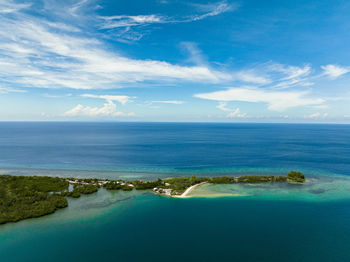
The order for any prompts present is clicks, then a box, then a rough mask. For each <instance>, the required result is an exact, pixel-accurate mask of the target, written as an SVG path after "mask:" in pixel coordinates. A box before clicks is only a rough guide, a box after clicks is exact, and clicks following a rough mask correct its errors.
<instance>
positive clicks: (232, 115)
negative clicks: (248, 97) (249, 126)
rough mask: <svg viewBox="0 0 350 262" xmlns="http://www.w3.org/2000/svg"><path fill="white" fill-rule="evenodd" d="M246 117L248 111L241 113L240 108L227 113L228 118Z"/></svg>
mask: <svg viewBox="0 0 350 262" xmlns="http://www.w3.org/2000/svg"><path fill="white" fill-rule="evenodd" d="M245 117H247V114H246V113H241V111H240V110H239V108H236V109H235V110H234V111H232V112H230V113H229V114H228V115H227V118H245Z"/></svg>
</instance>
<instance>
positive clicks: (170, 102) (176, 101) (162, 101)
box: [151, 100, 184, 105]
mask: <svg viewBox="0 0 350 262" xmlns="http://www.w3.org/2000/svg"><path fill="white" fill-rule="evenodd" d="M151 103H152V104H173V105H182V104H183V103H184V101H178V100H161V101H152V102H151Z"/></svg>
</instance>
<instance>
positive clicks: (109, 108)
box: [63, 100, 135, 117]
mask: <svg viewBox="0 0 350 262" xmlns="http://www.w3.org/2000/svg"><path fill="white" fill-rule="evenodd" d="M134 115H135V114H134V113H123V112H120V111H118V110H117V106H116V104H114V103H113V102H112V101H111V100H107V103H105V104H104V105H103V107H89V106H83V105H81V104H79V105H77V106H76V107H74V108H72V109H71V110H68V111H66V112H65V113H64V114H63V116H69V117H76V116H83V117H120V116H134Z"/></svg>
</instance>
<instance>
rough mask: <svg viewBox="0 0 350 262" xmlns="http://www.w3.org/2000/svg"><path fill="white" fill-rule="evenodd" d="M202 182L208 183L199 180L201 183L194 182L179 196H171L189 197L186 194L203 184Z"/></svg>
mask: <svg viewBox="0 0 350 262" xmlns="http://www.w3.org/2000/svg"><path fill="white" fill-rule="evenodd" d="M204 184H208V182H201V183H198V184H195V185H193V186H190V187H189V188H187V189H186V191H185V192H183V193H182V194H181V195H179V196H176V195H175V196H172V197H176V198H186V197H190V196H188V194H190V193H191V192H192V191H193V190H194V189H196V187H199V186H201V185H204Z"/></svg>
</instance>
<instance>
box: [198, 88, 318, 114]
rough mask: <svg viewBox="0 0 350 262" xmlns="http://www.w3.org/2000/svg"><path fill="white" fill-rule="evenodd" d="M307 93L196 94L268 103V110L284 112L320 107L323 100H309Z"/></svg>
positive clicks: (240, 91)
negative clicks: (292, 109)
mask: <svg viewBox="0 0 350 262" xmlns="http://www.w3.org/2000/svg"><path fill="white" fill-rule="evenodd" d="M307 95H308V92H306V91H273V90H266V89H258V88H228V89H226V90H222V91H216V92H211V93H202V94H195V95H194V96H195V97H197V98H202V99H208V100H214V101H226V102H227V101H242V102H252V103H267V104H268V109H270V110H274V111H284V110H286V109H289V108H293V107H299V106H309V105H319V104H322V103H323V102H324V100H323V99H321V98H308V97H307Z"/></svg>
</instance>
